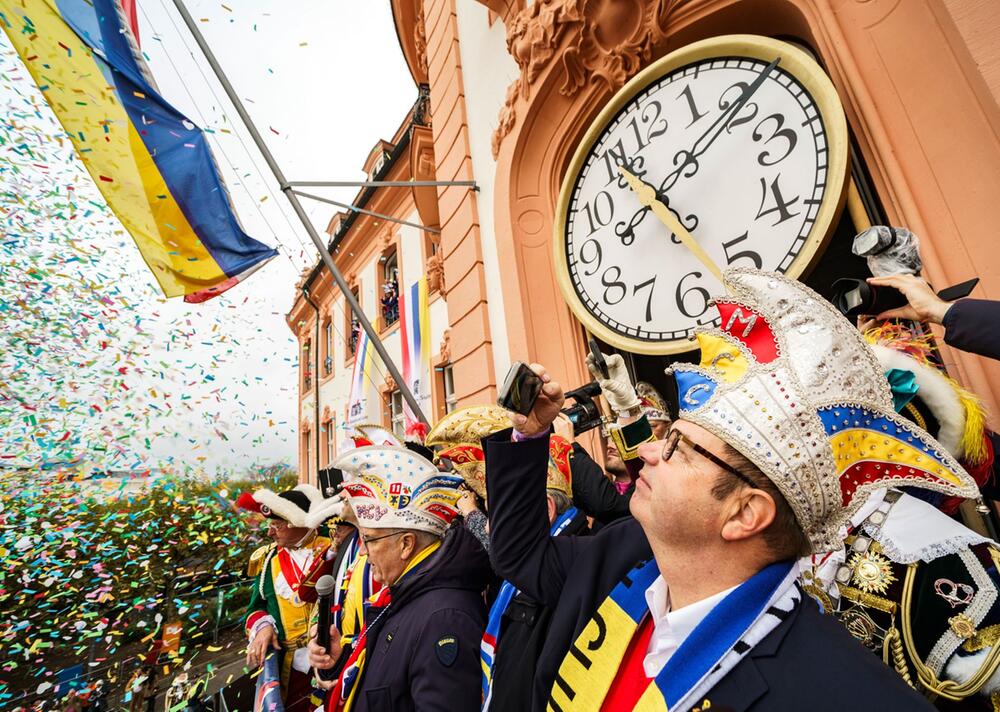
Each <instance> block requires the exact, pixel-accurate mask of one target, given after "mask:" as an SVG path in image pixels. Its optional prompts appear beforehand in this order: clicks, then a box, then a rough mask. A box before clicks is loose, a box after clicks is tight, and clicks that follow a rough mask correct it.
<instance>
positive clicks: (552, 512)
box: [545, 494, 556, 523]
mask: <svg viewBox="0 0 1000 712" xmlns="http://www.w3.org/2000/svg"><path fill="white" fill-rule="evenodd" d="M545 505H546V508H547V509H548V510H549V522H550V523H551V522H554V521H555V520H556V501H555V500H554V499H552V495H548V494H547V495H545Z"/></svg>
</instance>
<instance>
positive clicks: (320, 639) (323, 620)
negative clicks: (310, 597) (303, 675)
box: [316, 574, 337, 681]
mask: <svg viewBox="0 0 1000 712" xmlns="http://www.w3.org/2000/svg"><path fill="white" fill-rule="evenodd" d="M336 587H337V581H336V579H334V578H333V576H330V575H329V574H326V575H324V576H320V577H319V581H317V582H316V594H317V596H318V599H317V604H316V605H318V606H319V615H318V618H317V621H316V643H317V644H318V645H319V646H320V647H322V648H323V649H324V650H326V652H327V653H328V654H329V652H330V596H331V595H332V594H333V589H335V588H336ZM316 674H317V675H319V679H320V680H326V681H329V680H332V679H333V669H332V668H331V669H329V670H317V671H316Z"/></svg>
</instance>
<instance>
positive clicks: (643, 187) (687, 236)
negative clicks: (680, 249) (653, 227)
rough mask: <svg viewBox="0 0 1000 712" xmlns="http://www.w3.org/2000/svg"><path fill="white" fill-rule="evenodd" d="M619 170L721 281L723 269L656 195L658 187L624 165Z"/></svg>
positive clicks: (655, 213) (640, 197) (642, 198)
mask: <svg viewBox="0 0 1000 712" xmlns="http://www.w3.org/2000/svg"><path fill="white" fill-rule="evenodd" d="M618 172H619V173H621V174H622V176H624V177H625V180H626V181H627V182H628V185H629V187H630V188H631V189H632V191H633V192H634V193H635V195H636V197H637V198H639V202H640V203H642V205H643V206H644V207H647V208H649V209H650V210H652V211H653V214H654V215H656V217H658V218H659V219H660V222H662V223H663V224H664V225H666V226H667V228H668V229H669V230H670V231H671V232H673V233H674V234H675V235H677V237H679V238H680V240H681V242H682V243H683V244H684V246H685V247H687V248H688V249H689V250H691V252H692V253H694V256H695V257H697V258H698V259H699V260H700V261H701V263H702V264H703V265H705V268H706V269H707V270H708V271H709V272H711V273H712V274H714V275H715V276H716V278H717V279H718V280H719V281H720V282H721V281H722V271H721V270H719V268H718V266H716V264H715V263H714V262H713V261H712V258H711V257H709V256H708V254H707V253H706V252H705V251H704V250H703V249H701V245H699V244H698V243H697V242H695V241H694V237H692V236H691V233H689V232H688V231H687V230H686V229H685V228H684V226H683V225H681V223H680V220H678V219H677V218H676V217H675V216H674V214H673V213H672V212H670V208H668V207H667V206H666V205H664V204H663V203H662V202H661V201H660V200H659V199H658V198H657V197H656V189H655V188H654V187H653V186H651V185H650V184H649V183H644V182H643V181H642V180H640V179H639V178H638V177H637V176H635V175H634V174H632V173H629V172H628V171H627V170H625V168H624V167H623V166H618Z"/></svg>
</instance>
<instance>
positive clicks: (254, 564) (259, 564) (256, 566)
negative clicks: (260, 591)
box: [247, 544, 274, 578]
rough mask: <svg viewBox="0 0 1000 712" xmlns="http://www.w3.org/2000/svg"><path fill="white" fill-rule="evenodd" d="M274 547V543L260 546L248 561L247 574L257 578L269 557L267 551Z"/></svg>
mask: <svg viewBox="0 0 1000 712" xmlns="http://www.w3.org/2000/svg"><path fill="white" fill-rule="evenodd" d="M273 548H274V544H265V545H264V546H261V547H259V548H258V549H257V550H256V551H254V552H253V553H252V554H250V561H248V562H247V576H248V577H250V578H255V577H256V576H258V575H259V574H260V572H261V569H263V568H264V560H265V559H266V558H267V552H269V551H270V550H271V549H273Z"/></svg>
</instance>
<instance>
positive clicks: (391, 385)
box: [385, 374, 399, 393]
mask: <svg viewBox="0 0 1000 712" xmlns="http://www.w3.org/2000/svg"><path fill="white" fill-rule="evenodd" d="M398 387H399V386H398V385H397V384H396V379H395V378H393V377H392V376H390V375H389V374H386V375H385V390H386V392H388V393H392V392H393V391H394V390H396V389H397V388H398Z"/></svg>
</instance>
